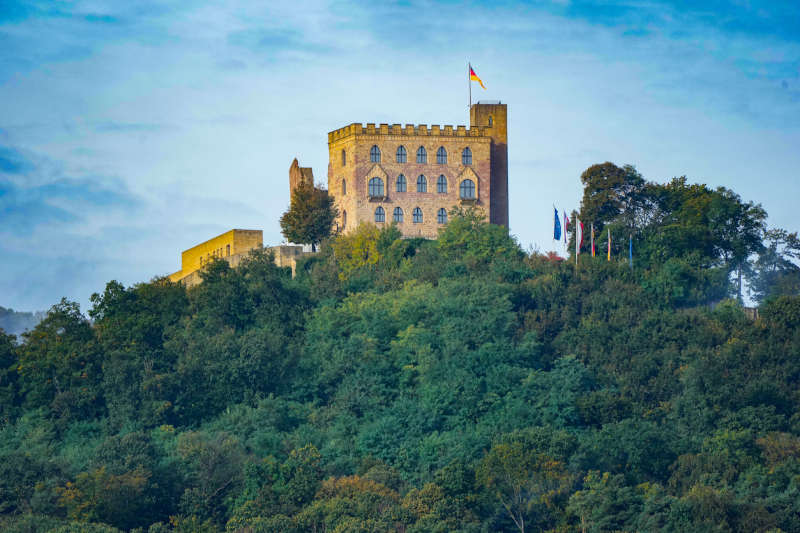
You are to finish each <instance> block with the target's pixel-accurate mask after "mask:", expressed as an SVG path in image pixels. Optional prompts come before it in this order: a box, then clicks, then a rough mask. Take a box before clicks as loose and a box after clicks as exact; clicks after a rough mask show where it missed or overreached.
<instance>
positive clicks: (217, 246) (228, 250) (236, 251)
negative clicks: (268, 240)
mask: <svg viewBox="0 0 800 533" xmlns="http://www.w3.org/2000/svg"><path fill="white" fill-rule="evenodd" d="M262 245H263V232H262V231H261V230H244V229H232V230H230V231H226V232H225V233H222V234H220V235H217V236H216V237H213V238H211V239H209V240H207V241H205V242H202V243H200V244H198V245H196V246H192V247H191V248H189V249H187V250H184V251H183V252H182V253H181V270H179V271H178V272H175V273H174V274H171V275H170V276H169V278H170V280H172V281H179V280H181V279H183V278H185V277H186V276H188V275H190V274H191V273H192V272H195V271H197V270H199V269H200V268H202V267H203V265H204V264H205V263H207V262H208V261H210V260H211V259H212V258H220V259H222V258H227V257H231V256H235V255H240V254H246V253H247V252H249V251H250V250H252V249H253V248H261V246H262Z"/></svg>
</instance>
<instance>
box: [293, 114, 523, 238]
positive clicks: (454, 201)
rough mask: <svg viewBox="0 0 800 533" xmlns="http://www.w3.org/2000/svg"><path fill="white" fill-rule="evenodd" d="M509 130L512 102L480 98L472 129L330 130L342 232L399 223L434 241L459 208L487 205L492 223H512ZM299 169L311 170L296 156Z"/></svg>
mask: <svg viewBox="0 0 800 533" xmlns="http://www.w3.org/2000/svg"><path fill="white" fill-rule="evenodd" d="M507 127H508V113H507V107H506V104H501V103H500V102H491V103H483V102H479V103H477V104H473V105H472V107H471V108H470V125H469V128H466V127H465V126H456V127H453V126H438V125H432V126H431V127H430V128H428V127H427V126H426V125H425V124H420V125H416V126H415V125H411V124H406V125H405V126H401V125H400V124H391V125H389V124H380V125H378V126H376V125H375V124H367V125H366V126H362V125H361V124H360V123H353V124H350V125H349V126H345V127H343V128H340V129H338V130H335V131H332V132H330V133H328V158H329V159H328V192H329V193H330V194H331V195H332V196H333V197H334V198H335V200H336V205H337V207H338V209H339V219H338V220H337V226H338V230H339V231H340V232H344V233H347V232H349V231H351V230H353V229H354V228H355V227H356V226H358V224H359V223H360V222H372V223H375V224H377V225H378V226H382V225H384V224H391V223H392V222H394V223H396V224H397V227H398V228H399V229H400V231H401V232H402V233H403V235H404V236H407V237H427V238H436V236H437V235H438V231H439V228H440V227H441V226H442V225H444V224H446V223H447V218H448V213H449V212H450V210H451V209H452V208H453V207H456V206H475V207H478V208H481V209H482V210H483V211H484V212H485V213H486V215H487V217H488V219H489V221H490V222H491V223H493V224H498V225H502V226H506V227H508V134H507ZM295 167H297V169H298V170H295V171H294V172H295V175H299V174H300V171H303V170H306V169H301V168H300V167H299V165H297V160H295V162H294V163H292V169H295ZM308 173H309V174H310V169H308ZM311 179H312V182H313V178H311ZM295 180H297V178H295ZM291 181H292V170H290V182H291Z"/></svg>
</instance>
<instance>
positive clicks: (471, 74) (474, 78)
mask: <svg viewBox="0 0 800 533" xmlns="http://www.w3.org/2000/svg"><path fill="white" fill-rule="evenodd" d="M469 81H477V82H478V83H480V84H481V87H483V90H484V91H485V90H486V86H485V85H484V84H483V82H482V81H481V79H480V78H479V77H478V75H477V74H475V71H474V70H473V69H472V65H470V66H469Z"/></svg>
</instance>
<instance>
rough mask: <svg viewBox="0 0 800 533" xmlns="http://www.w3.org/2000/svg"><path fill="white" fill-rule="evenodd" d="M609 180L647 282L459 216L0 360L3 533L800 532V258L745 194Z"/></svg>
mask: <svg viewBox="0 0 800 533" xmlns="http://www.w3.org/2000/svg"><path fill="white" fill-rule="evenodd" d="M593 169H594V170H593ZM615 169H616V170H615ZM590 171H591V172H590ZM617 171H620V172H617ZM584 178H585V179H584V184H585V186H586V194H585V196H584V201H583V205H582V209H581V212H580V217H581V219H582V220H585V221H593V222H594V223H595V225H596V228H597V229H598V230H599V231H602V230H603V228H605V230H608V231H610V232H611V234H612V235H619V236H622V235H626V236H627V235H633V237H632V242H633V250H634V262H633V265H631V264H630V263H629V261H628V245H629V243H628V240H627V239H625V240H622V239H620V241H621V242H616V241H614V243H613V246H612V257H611V260H610V261H609V260H607V258H606V254H605V250H603V253H598V254H597V256H596V257H591V256H590V254H588V253H583V254H581V255H580V256H579V258H578V261H577V265H576V262H575V258H574V256H573V257H569V258H567V259H568V260H566V261H565V260H562V259H561V258H558V257H555V256H553V255H541V254H538V253H535V252H525V251H523V250H522V249H521V248H520V246H519V244H518V243H517V242H516V241H515V240H514V238H513V237H512V236H509V235H508V232H507V231H506V230H505V228H503V227H500V226H495V225H492V224H488V223H486V222H485V221H484V220H483V219H482V218H481V216H480V213H479V212H477V211H474V210H466V211H462V210H454V211H453V212H451V217H450V222H449V223H448V224H447V226H445V227H444V228H443V230H442V231H441V232H440V234H439V237H438V239H436V240H424V239H402V238H400V234H399V232H398V231H397V229H396V228H394V227H392V226H386V227H383V228H377V227H375V226H373V225H368V224H362V225H361V226H359V228H358V229H357V230H356V231H354V232H352V233H351V234H348V235H346V236H339V237H334V238H333V239H331V240H330V241H329V242H327V243H325V245H324V246H323V247H322V251H321V252H320V253H319V254H317V255H314V256H311V257H307V258H303V259H301V260H299V261H298V264H297V269H296V276H295V277H292V276H291V272H290V270H289V269H284V268H280V267H278V266H276V265H275V264H274V261H273V259H272V257H271V256H270V253H269V252H266V251H263V250H256V251H253V252H251V254H250V255H249V256H248V257H247V258H245V259H243V260H242V261H241V262H240V264H239V265H238V266H237V267H236V268H232V267H231V266H230V265H229V264H228V263H227V262H225V261H211V262H209V264H208V265H206V266H205V268H204V270H203V272H202V274H201V275H202V277H203V283H202V284H200V285H197V286H195V287H192V288H190V289H187V288H185V287H184V286H182V285H180V284H175V283H172V282H170V281H169V280H167V279H156V280H153V281H151V282H149V283H142V284H138V285H135V286H132V287H124V286H122V285H121V284H119V283H117V282H114V281H112V282H110V283H108V285H107V286H106V288H105V290H104V291H103V292H102V293H100V294H96V295H94V296H92V309H91V310H89V316H90V317H91V319H92V323H90V322H89V320H88V319H87V318H86V317H84V316H83V315H82V314H81V313H80V310H79V309H78V307H77V305H76V304H74V303H73V302H69V301H66V300H63V301H62V302H60V303H58V304H57V305H55V306H54V307H53V308H52V309H51V310H50V312H49V313H48V315H47V316H46V318H45V319H44V320H43V321H42V322H41V323H40V324H38V325H37V326H36V328H35V329H34V330H33V331H32V332H31V334H29V335H28V336H26V337H25V338H24V339H23V343H22V344H20V345H16V344H15V343H14V342H13V339H12V337H10V336H7V335H2V336H0V368H2V370H0V372H1V373H0V406H1V407H0V409H2V412H0V416H2V420H3V422H2V429H0V527H2V529H3V530H5V531H18V532H22V531H26V532H27V531H65V532H66V531H95V532H111V531H117V530H118V529H119V530H134V529H136V528H139V529H136V530H137V531H142V532H145V531H147V532H150V533H159V532H165V531H181V532H188V531H203V532H212V531H242V532H257V531H258V532H260V531H270V532H287V533H288V532H309V531H329V532H331V531H336V532H362V531H363V532H367V531H369V532H373V531H374V532H386V531H397V532H401V531H402V532H452V531H460V532H489V531H492V532H497V531H508V532H513V531H552V532H556V531H558V532H579V531H674V532H683V531H708V532H712V531H713V532H724V531H731V532H733V531H735V532H753V531H784V532H790V531H800V515H799V514H798V512H797V503H796V502H797V498H798V490H800V415H798V413H800V394H799V393H798V387H797V384H798V378H799V377H800V359H798V353H800V296H798V291H797V290H796V284H795V282H796V280H797V273H798V269H797V267H796V266H794V263H793V259H792V258H793V256H792V253H794V252H793V251H792V250H793V248H792V246H794V244H793V243H794V241H793V240H792V238H793V237H792V235H793V234H789V233H787V232H781V231H780V230H771V232H767V229H766V226H765V222H764V221H765V220H766V213H763V210H760V208H759V207H758V206H754V205H752V204H748V203H746V202H743V201H741V199H739V198H738V196H736V195H735V194H734V193H732V192H731V191H727V190H724V189H718V190H709V189H708V188H706V187H704V186H702V185H694V184H690V183H688V182H687V180H685V179H678V180H674V181H672V182H670V183H668V184H666V185H658V184H654V183H649V182H646V181H645V180H644V179H643V178H641V176H638V174H636V173H635V171H634V170H633V169H632V168H631V167H625V168H623V169H618V168H617V167H613V168H611V167H605V168H604V169H597V168H595V167H592V168H591V169H589V170H587V173H584ZM601 178H602V179H601ZM600 184H602V185H603V186H602V187H601V186H600ZM598 226H599V227H598ZM598 240H599V239H598ZM572 249H573V250H574V245H573V246H572ZM740 272H741V273H742V277H743V278H744V279H745V281H747V280H748V279H749V280H750V281H749V285H750V287H751V290H752V291H753V294H754V297H755V298H757V299H758V300H759V301H760V303H761V305H760V308H759V316H758V318H757V319H752V318H750V317H748V316H747V315H746V314H745V313H744V310H743V307H742V305H741V304H740V303H739V302H738V301H737V297H738V295H739V293H740V290H741V285H740V283H739V279H740V276H739V273H740Z"/></svg>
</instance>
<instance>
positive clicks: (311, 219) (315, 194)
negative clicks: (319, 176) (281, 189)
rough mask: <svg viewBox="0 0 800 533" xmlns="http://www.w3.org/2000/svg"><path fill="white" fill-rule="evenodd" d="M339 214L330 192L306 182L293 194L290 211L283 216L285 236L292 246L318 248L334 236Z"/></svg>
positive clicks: (282, 222)
mask: <svg viewBox="0 0 800 533" xmlns="http://www.w3.org/2000/svg"><path fill="white" fill-rule="evenodd" d="M337 216H339V211H338V210H337V209H336V207H335V206H334V201H333V197H332V196H330V195H329V194H328V191H326V190H324V189H320V188H318V187H316V186H314V185H312V184H310V183H306V182H302V183H300V185H298V186H297V188H295V190H294V191H293V192H292V198H291V202H290V204H289V209H288V210H287V211H286V212H285V213H284V214H283V216H281V220H280V224H281V231H282V232H283V236H284V237H286V239H287V240H289V241H290V242H297V243H308V244H311V246H312V249H313V250H316V245H317V244H319V243H320V241H322V240H323V239H325V238H326V237H328V236H329V235H330V234H331V228H332V225H333V221H334V219H336V217H337Z"/></svg>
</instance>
